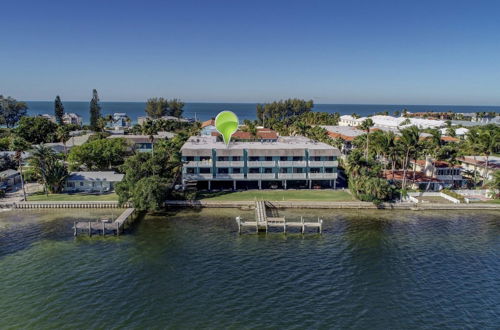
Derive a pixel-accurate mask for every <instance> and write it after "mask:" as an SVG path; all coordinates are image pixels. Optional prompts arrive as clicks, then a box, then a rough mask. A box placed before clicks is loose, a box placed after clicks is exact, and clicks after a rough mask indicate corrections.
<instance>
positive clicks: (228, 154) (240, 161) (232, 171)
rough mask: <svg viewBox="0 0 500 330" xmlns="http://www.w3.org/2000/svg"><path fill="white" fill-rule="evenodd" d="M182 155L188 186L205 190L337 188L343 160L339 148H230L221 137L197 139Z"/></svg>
mask: <svg viewBox="0 0 500 330" xmlns="http://www.w3.org/2000/svg"><path fill="white" fill-rule="evenodd" d="M244 138H246V135H245V137H244ZM181 153H182V161H183V163H184V165H183V170H182V182H183V186H184V187H186V186H193V185H194V186H197V187H198V188H199V189H214V188H215V189H255V188H259V189H266V188H267V189H270V188H271V189H273V188H284V189H286V188H291V187H294V188H314V187H320V186H325V187H335V186H336V179H337V166H338V161H337V157H338V156H339V155H340V152H339V150H338V149H337V148H334V147H332V146H329V145H327V144H325V143H320V142H315V141H312V140H310V139H307V138H304V137H279V138H276V139H275V140H274V139H273V141H272V142H267V141H265V142H264V141H258V142H241V141H240V142H231V143H230V144H229V146H226V145H225V144H224V143H223V142H222V141H221V140H220V139H218V138H217V136H194V137H191V138H190V139H189V140H188V141H187V142H186V143H185V144H184V146H183V147H182V148H181Z"/></svg>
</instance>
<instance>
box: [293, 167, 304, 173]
mask: <svg viewBox="0 0 500 330" xmlns="http://www.w3.org/2000/svg"><path fill="white" fill-rule="evenodd" d="M302 170H303V168H302V167H294V168H293V173H303V172H302Z"/></svg>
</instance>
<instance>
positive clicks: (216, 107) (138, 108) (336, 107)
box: [27, 100, 500, 122]
mask: <svg viewBox="0 0 500 330" xmlns="http://www.w3.org/2000/svg"><path fill="white" fill-rule="evenodd" d="M63 101H64V100H63ZM27 103H28V106H29V111H28V113H29V114H30V115H39V114H44V113H49V114H53V113H54V102H45V101H30V102H27ZM101 105H102V112H103V114H113V113H115V112H125V113H127V114H128V115H129V116H130V118H131V119H132V120H133V121H136V120H137V117H138V116H144V108H145V106H146V104H145V103H144V102H101ZM64 107H65V111H66V112H75V113H77V114H79V115H80V116H82V117H83V119H84V122H88V121H89V102H64ZM255 107H256V104H255V103H186V106H185V107H184V116H185V117H187V118H195V117H196V118H197V119H199V120H208V119H210V118H214V117H215V116H217V114H218V113H219V112H220V111H222V110H231V111H233V112H234V113H235V114H236V115H237V116H238V118H239V119H240V121H243V120H244V119H251V120H253V119H255V118H256V117H255V116H256V114H255V113H256V112H255ZM404 108H406V109H408V110H409V111H412V112H419V111H455V112H478V111H488V112H489V111H496V112H500V106H460V105H402V104H399V105H398V104H389V105H384V104H316V105H315V106H314V109H313V110H314V111H324V112H330V113H333V112H338V113H340V114H343V115H345V114H352V113H354V112H355V113H357V114H358V115H362V116H366V115H371V114H374V113H376V112H380V111H389V112H390V113H391V114H392V113H393V112H394V111H401V110H402V109H404Z"/></svg>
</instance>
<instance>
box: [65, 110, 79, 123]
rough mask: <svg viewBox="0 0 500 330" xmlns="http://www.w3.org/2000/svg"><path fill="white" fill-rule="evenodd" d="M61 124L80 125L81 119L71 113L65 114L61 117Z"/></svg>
mask: <svg viewBox="0 0 500 330" xmlns="http://www.w3.org/2000/svg"><path fill="white" fill-rule="evenodd" d="M63 123H64V124H66V125H78V126H81V125H82V117H80V116H79V115H77V114H76V113H73V112H67V113H65V114H64V115H63Z"/></svg>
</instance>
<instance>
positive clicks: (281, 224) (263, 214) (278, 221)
mask: <svg viewBox="0 0 500 330" xmlns="http://www.w3.org/2000/svg"><path fill="white" fill-rule="evenodd" d="M268 211H270V213H271V214H272V215H273V216H272V217H268V216H267V214H268ZM236 223H237V225H238V233H240V234H241V231H242V229H243V228H244V227H250V228H255V231H256V232H259V231H261V230H262V231H265V232H266V233H267V232H268V231H269V228H280V229H281V228H283V232H284V233H286V232H287V229H288V228H299V229H300V231H301V233H302V234H304V233H305V232H306V230H307V229H308V228H315V229H316V230H317V232H318V233H321V232H322V230H323V220H322V219H320V218H318V219H317V221H305V220H304V217H300V221H287V220H286V219H285V217H279V216H278V212H277V209H276V208H274V207H273V205H272V204H271V203H270V202H265V201H256V202H255V220H254V221H245V220H243V219H241V217H236Z"/></svg>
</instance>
